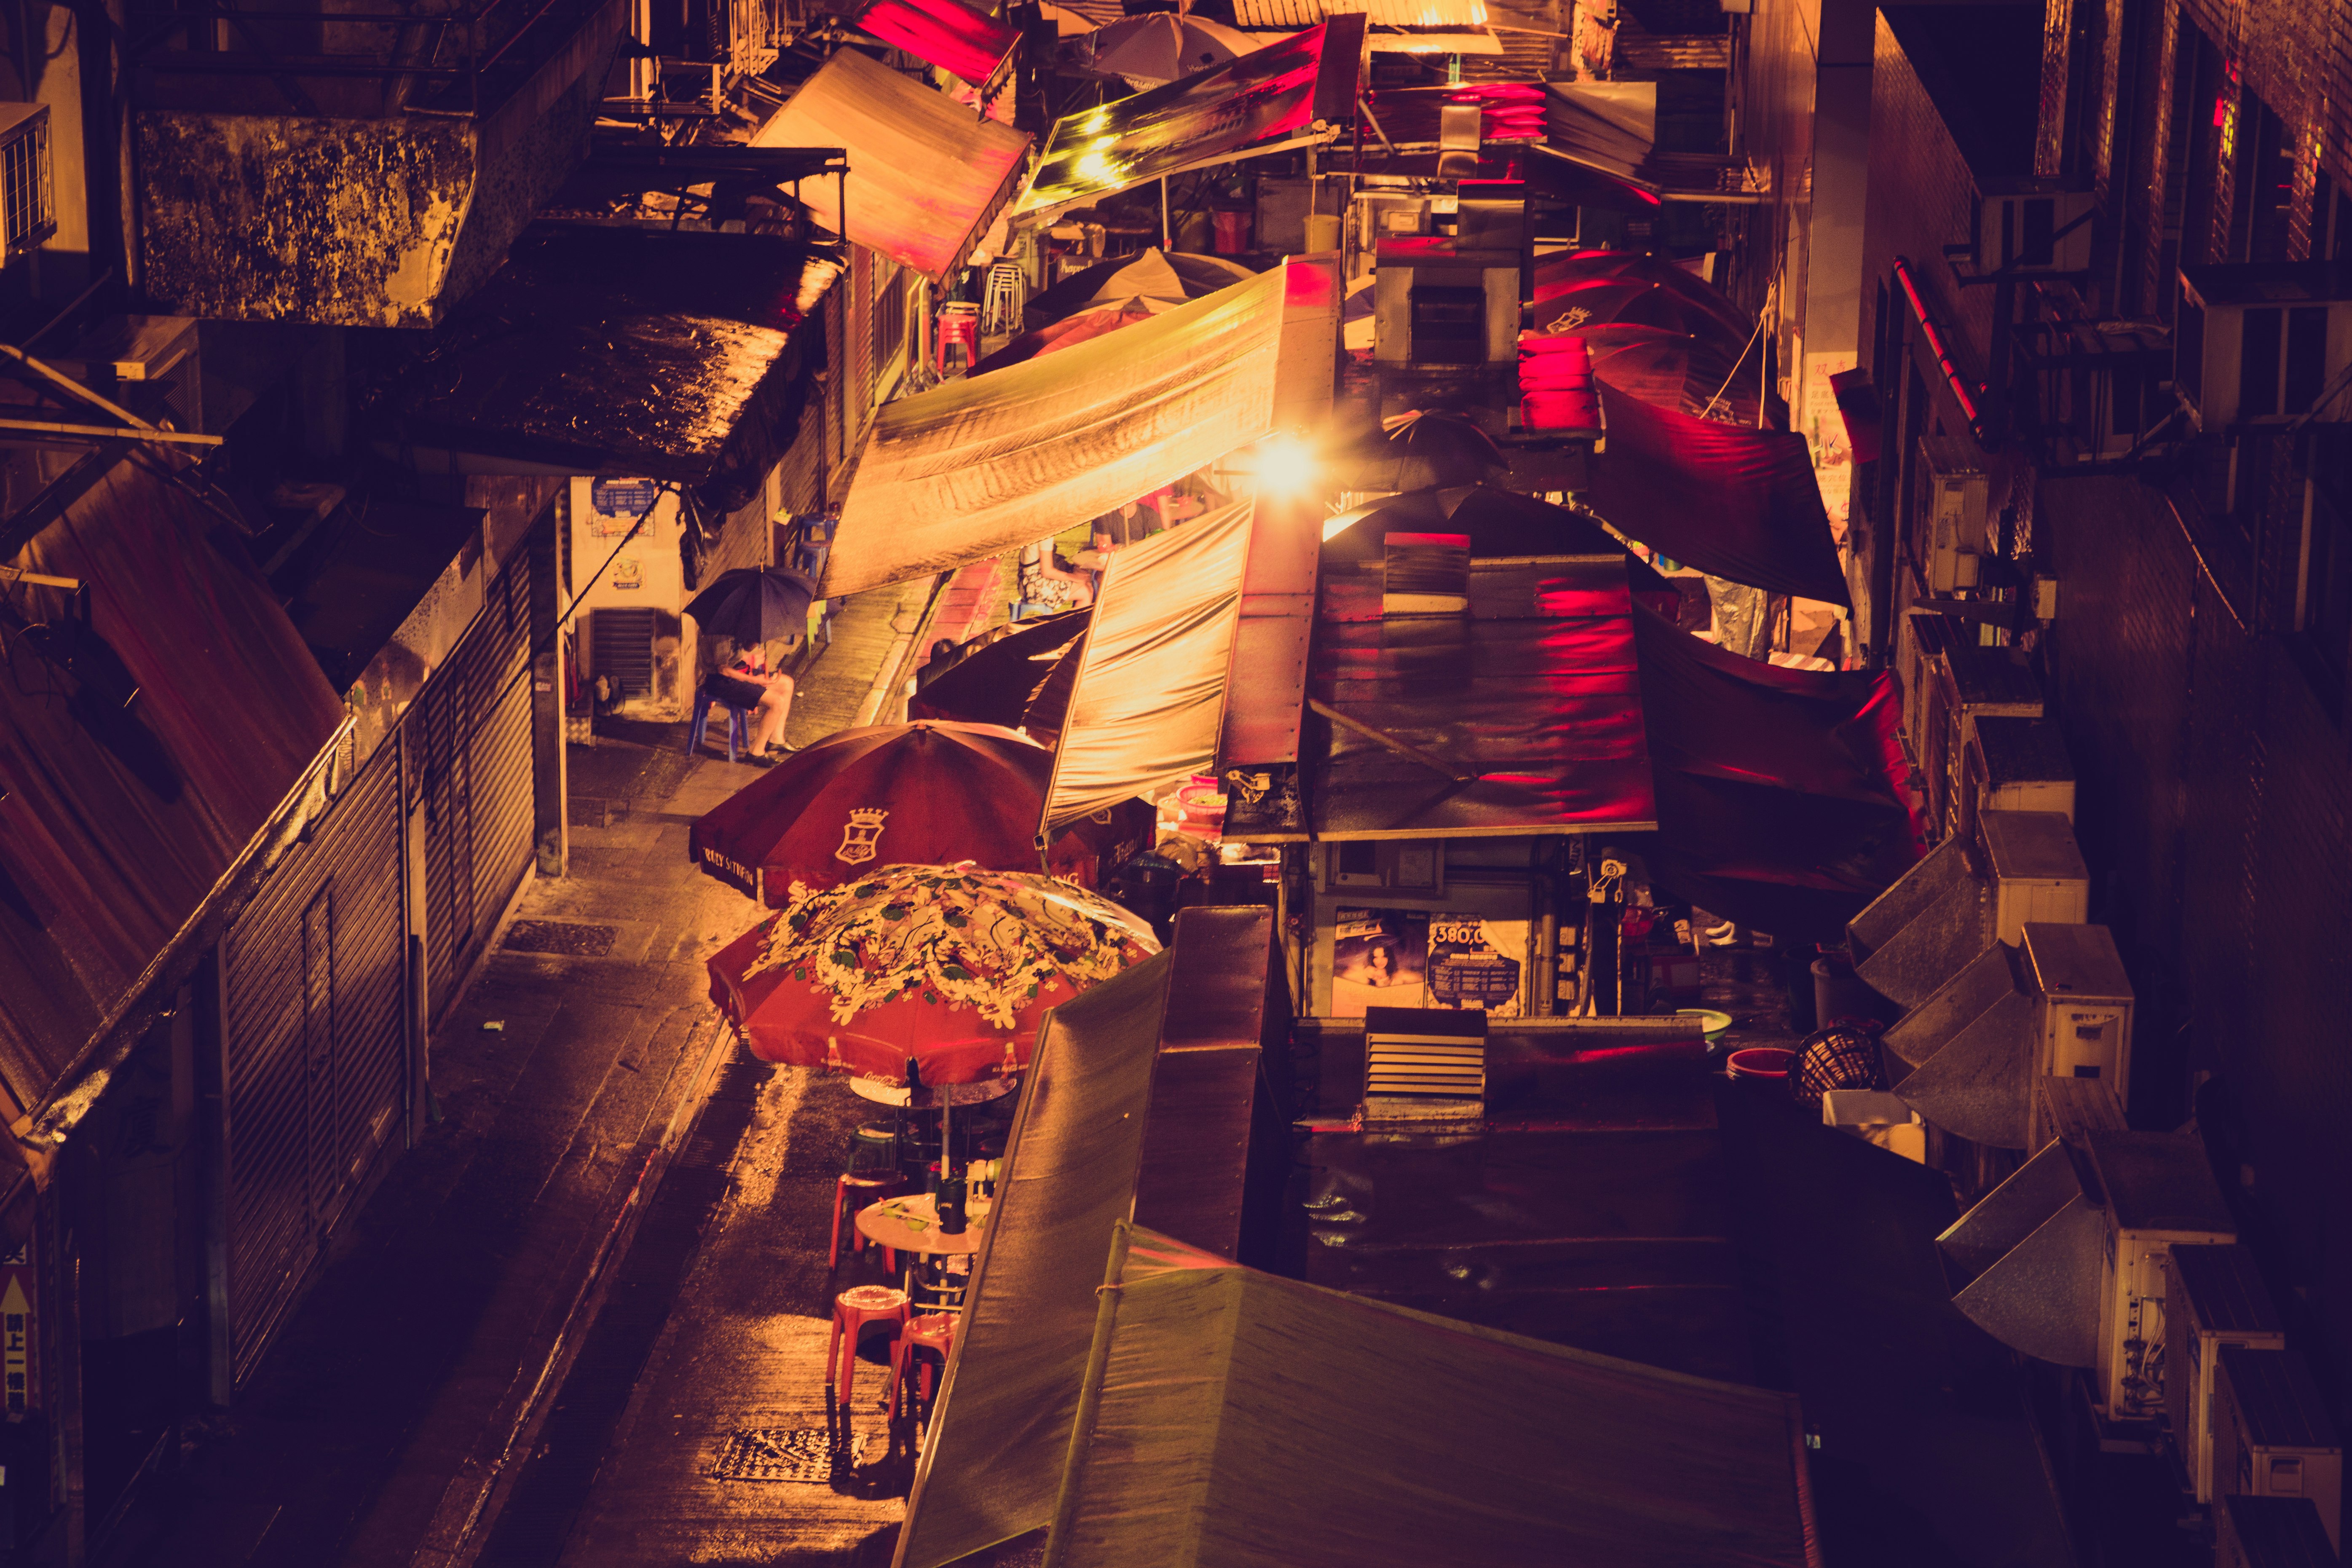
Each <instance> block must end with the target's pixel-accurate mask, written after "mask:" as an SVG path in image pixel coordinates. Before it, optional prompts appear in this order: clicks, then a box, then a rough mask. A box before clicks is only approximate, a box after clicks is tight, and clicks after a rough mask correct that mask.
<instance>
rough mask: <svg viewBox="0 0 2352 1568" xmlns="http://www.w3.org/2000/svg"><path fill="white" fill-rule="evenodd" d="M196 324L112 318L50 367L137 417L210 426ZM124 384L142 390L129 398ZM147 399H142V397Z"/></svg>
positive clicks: (192, 427)
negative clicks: (129, 409) (129, 406)
mask: <svg viewBox="0 0 2352 1568" xmlns="http://www.w3.org/2000/svg"><path fill="white" fill-rule="evenodd" d="M197 349H198V341H197V332H196V323H195V321H194V319H193V318H191V317H187V316H113V317H110V318H108V319H107V320H106V321H101V322H100V323H99V324H98V326H97V327H96V328H95V329H94V330H92V331H91V332H90V333H89V336H87V337H85V338H83V339H82V340H81V342H78V343H76V344H75V345H74V347H73V352H72V353H68V354H66V355H65V356H63V357H62V358H59V359H57V360H53V361H51V362H50V363H52V364H54V365H55V366H56V367H57V368H58V369H59V370H61V371H63V372H65V373H66V374H68V375H70V376H72V377H73V378H74V379H75V380H77V381H79V382H81V383H82V384H85V385H87V386H90V387H93V388H95V389H96V390H98V391H99V392H100V393H103V394H105V395H108V396H112V397H116V398H117V400H118V401H123V402H128V403H130V404H132V405H135V406H134V408H133V412H135V413H138V414H142V415H144V416H147V417H149V418H150V419H152V420H154V421H155V422H157V423H159V424H169V425H170V426H172V428H173V429H174V430H185V431H191V432H201V431H203V429H204V427H205V384H204V362H203V358H202V356H201V355H200V354H199V353H198V352H197ZM122 384H131V385H132V386H134V387H136V388H137V389H138V390H137V391H134V392H132V393H131V394H130V395H128V396H123V395H121V393H120V390H119V389H120V387H121V385H122ZM142 393H143V394H144V395H143V396H142V395H141V394H142Z"/></svg>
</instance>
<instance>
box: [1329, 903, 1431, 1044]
mask: <svg viewBox="0 0 2352 1568" xmlns="http://www.w3.org/2000/svg"><path fill="white" fill-rule="evenodd" d="M1337 920H1338V924H1337V926H1336V927H1335V929H1334V930H1333V931H1332V933H1331V1016H1333V1017H1335V1018H1360V1017H1362V1016H1364V1009H1365V1008H1367V1007H1425V1006H1427V1005H1429V1003H1428V983H1427V975H1428V970H1429V916H1428V915H1426V914H1424V913H1423V912H1421V911H1420V910H1360V909H1343V910H1339V911H1338V915H1337Z"/></svg>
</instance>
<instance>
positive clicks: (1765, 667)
mask: <svg viewBox="0 0 2352 1568" xmlns="http://www.w3.org/2000/svg"><path fill="white" fill-rule="evenodd" d="M1633 629H1634V637H1635V647H1636V648H1637V649H1638V651H1639V653H1640V655H1641V666H1642V705H1643V714H1644V716H1645V718H1646V719H1647V721H1648V726H1649V737H1650V754H1651V756H1652V758H1653V759H1654V763H1655V764H1656V781H1657V800H1658V807H1657V812H1658V836H1657V838H1656V840H1655V841H1654V845H1653V847H1651V848H1650V849H1649V850H1648V851H1646V853H1645V858H1647V860H1648V862H1649V867H1650V876H1651V878H1652V879H1653V880H1654V881H1655V882H1657V883H1658V885H1659V886H1661V887H1664V888H1666V889H1670V890H1672V891H1673V892H1674V893H1675V895H1676V896H1677V897H1679V898H1683V899H1686V900H1689V901H1691V902H1692V903H1695V904H1698V905H1700V906H1701V907H1703V908H1705V909H1706V910H1711V911H1713V912H1714V913H1716V914H1718V915H1726V916H1728V917H1730V918H1731V919H1734V920H1737V921H1742V922H1744V923H1748V924H1753V925H1755V926H1757V927H1759V928H1760V929H1762V930H1764V931H1770V932H1772V933H1773V935H1774V936H1776V937H1778V938H1779V939H1780V941H1782V942H1790V941H1792V940H1793V941H1799V942H1811V941H1815V940H1822V941H1835V940H1837V938H1838V937H1839V936H1841V935H1842V934H1843V932H1844V930H1845V924H1846V921H1849V920H1851V919H1852V918H1853V916H1854V915H1855V914H1856V913H1857V912H1859V911H1860V910H1862V909H1863V907H1864V905H1866V904H1868V903H1869V902H1870V901H1871V900H1873V899H1874V898H1876V897H1877V896H1878V895H1879V894H1880V893H1882V892H1884V891H1885V889H1886V888H1887V887H1888V886H1889V885H1890V884H1892V883H1893V882H1894V881H1895V879H1897V878H1898V877H1900V876H1902V874H1903V873H1904V871H1905V870H1906V869H1907V868H1909V867H1910V866H1911V864H1912V862H1913V861H1915V860H1916V859H1917V858H1918V853H1919V851H1918V847H1917V840H1916V830H1915V827H1914V825H1913V823H1912V821H1911V813H1910V808H1909V806H1908V805H1906V799H1905V781H1906V778H1907V777H1908V775H1909V771H1910V770H1909V766H1908V764H1907V763H1906V762H1905V761H1904V757H1903V742H1902V740H1901V737H1900V736H1899V735H1898V733H1897V731H1898V730H1899V728H1900V726H1901V723H1902V714H1903V707H1902V693H1901V690H1900V689H1899V688H1898V687H1897V686H1896V685H1895V678H1894V676H1893V675H1892V674H1891V673H1889V672H1887V671H1884V670H1882V671H1880V672H1879V673H1877V674H1875V675H1863V674H1836V673H1828V672H1823V671H1819V670H1809V669H1783V668H1780V666H1778V665H1772V664H1766V663H1764V662H1763V661H1762V660H1760V659H1752V658H1741V657H1740V656H1739V655H1738V654H1735V653H1730V652H1727V651H1726V650H1724V649H1722V648H1719V647H1715V646H1714V645H1713V644H1711V643H1706V642H1702V641H1700V640H1699V639H1698V638H1696V637H1692V636H1691V635H1690V634H1688V633H1687V632H1684V631H1681V630H1678V629H1676V628H1675V626H1671V625H1669V624H1668V623H1667V622H1666V621H1665V620H1664V619H1663V618H1662V617H1660V616H1657V615H1655V614H1654V613H1653V612H1651V611H1650V610H1648V609H1646V608H1641V609H1636V610H1635V611H1634V613H1633Z"/></svg>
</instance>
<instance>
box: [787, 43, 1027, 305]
mask: <svg viewBox="0 0 2352 1568" xmlns="http://www.w3.org/2000/svg"><path fill="white" fill-rule="evenodd" d="M1029 140H1030V139H1029V133H1028V132H1025V131H1015V130H1013V128H1012V127H1011V126H1009V125H1001V124H999V123H997V122H996V121H992V120H980V119H975V118H974V117H973V115H972V112H971V110H969V109H966V108H964V107H963V106H962V105H961V104H959V103H957V102H956V101H955V100H953V99H951V98H950V97H948V96H947V95H946V94H945V93H942V92H935V91H933V90H932V89H929V88H927V87H925V86H923V85H922V84H921V83H919V82H916V81H912V80H909V79H908V78H906V77H903V76H900V75H899V74H898V72H897V71H894V70H892V69H891V68H889V67H887V66H886V65H883V64H881V63H880V62H879V61H877V60H872V59H868V58H866V56H864V55H861V54H859V53H858V52H857V51H856V49H839V50H836V51H835V53H834V56H833V58H831V59H829V60H827V61H825V62H824V65H823V66H821V67H819V68H817V72H816V74H815V75H814V76H812V77H810V78H809V79H808V80H807V81H805V82H803V83H802V84H801V88H800V90H799V91H798V92H795V93H793V96H792V100H791V101H790V102H788V103H786V104H785V105H784V106H783V108H782V109H780V110H776V112H775V113H774V114H772V115H771V116H770V117H769V119H768V122H767V123H766V124H765V125H762V126H761V127H760V129H759V130H758V131H756V132H753V133H752V136H751V145H752V146H754V147H840V148H844V149H845V150H846V151H847V152H848V153H849V177H848V180H847V182H846V184H847V195H846V196H843V195H840V194H839V193H838V191H837V189H836V186H835V182H834V181H831V180H826V179H817V180H814V181H811V182H810V183H809V184H808V186H807V188H806V189H805V190H804V191H803V194H802V199H803V201H805V202H806V203H807V204H808V206H809V209H810V210H811V211H812V212H814V213H815V215H816V219H817V221H818V222H819V223H821V224H824V226H826V227H827V228H830V229H832V230H833V231H834V232H835V234H840V235H845V236H846V237H848V238H849V239H851V240H853V241H855V242H856V243H857V244H859V245H862V246H864V247H866V249H868V250H876V251H879V252H881V253H882V254H883V255H885V256H887V257H889V258H891V259H892V260H894V261H897V262H898V263H899V264H901V265H902V266H906V267H910V268H913V269H914V270H916V271H917V272H919V273H921V274H922V275H923V276H924V277H926V278H929V279H935V280H936V279H941V278H944V277H945V276H946V275H947V274H948V273H949V272H950V271H951V270H953V269H954V268H959V267H961V266H962V265H963V264H964V260H965V258H967V257H969V256H970V255H971V250H972V247H974V246H976V245H978V244H979V243H980V241H981V237H982V236H983V235H985V234H987V232H988V226H989V225H990V224H992V223H993V222H995V221H996V215H997V214H998V213H999V212H1000V211H1002V210H1003V206H1004V204H1005V203H1006V202H1007V201H1008V200H1010V199H1011V198H1012V195H1013V186H1014V184H1015V183H1016V182H1017V181H1018V180H1019V179H1020V177H1021V169H1022V163H1023V160H1024V157H1025V155H1026V154H1027V153H1028V151H1029ZM844 202H846V204H847V208H848V212H847V216H846V217H844V216H843V210H842V208H843V204H844ZM844 224H846V225H847V226H846V227H844Z"/></svg>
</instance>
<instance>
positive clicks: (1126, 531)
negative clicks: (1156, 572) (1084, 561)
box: [1094, 500, 1161, 555]
mask: <svg viewBox="0 0 2352 1568" xmlns="http://www.w3.org/2000/svg"><path fill="white" fill-rule="evenodd" d="M1160 527H1161V523H1160V514H1159V512H1157V511H1155V510H1152V509H1151V508H1150V506H1148V505H1146V504H1145V503H1144V502H1143V501H1140V500H1131V501H1129V502H1128V503H1127V504H1126V505H1125V506H1123V507H1120V508H1119V509H1118V510H1117V511H1107V512H1105V513H1103V514H1102V516H1100V517H1098V518H1097V519H1095V523H1094V547H1095V549H1096V550H1097V551H1098V552H1101V553H1102V554H1105V555H1108V554H1109V553H1110V552H1112V551H1114V550H1123V549H1125V548H1126V547H1127V546H1129V545H1130V544H1140V543H1142V542H1144V541H1145V540H1147V539H1149V538H1150V537H1151V536H1152V535H1153V534H1155V533H1158V532H1159V531H1160Z"/></svg>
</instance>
